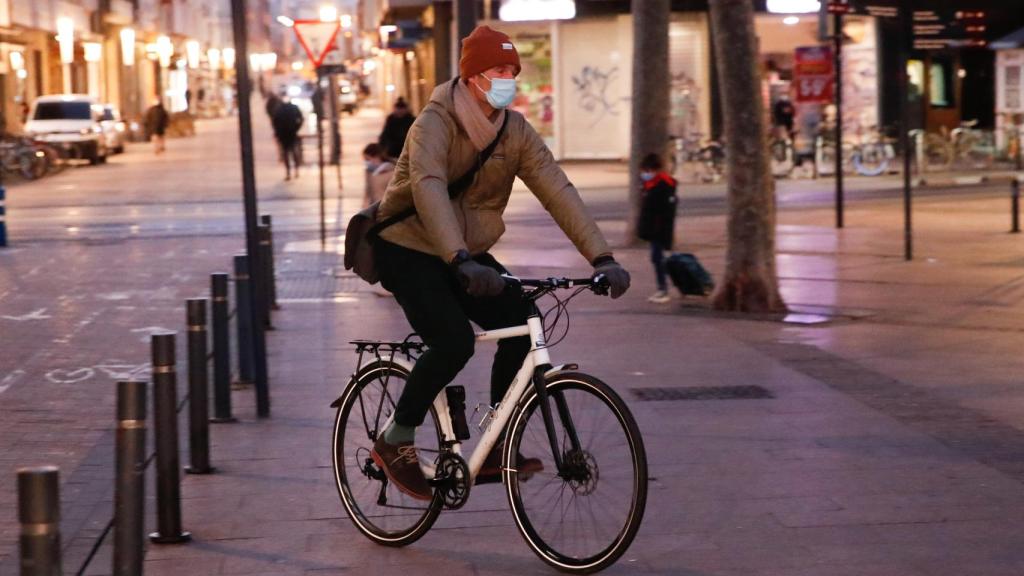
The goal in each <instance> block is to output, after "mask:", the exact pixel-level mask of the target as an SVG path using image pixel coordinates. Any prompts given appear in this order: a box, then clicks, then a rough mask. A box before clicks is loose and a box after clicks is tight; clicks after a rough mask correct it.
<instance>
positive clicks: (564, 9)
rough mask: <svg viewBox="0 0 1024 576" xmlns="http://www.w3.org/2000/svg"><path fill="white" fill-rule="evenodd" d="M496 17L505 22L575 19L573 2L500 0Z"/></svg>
mask: <svg viewBox="0 0 1024 576" xmlns="http://www.w3.org/2000/svg"><path fill="white" fill-rule="evenodd" d="M498 17H499V18H501V19H502V20H504V21H506V22H522V21H526V20H568V19H570V18H575V17H576V2H574V1H573V0H501V8H500V9H499V10H498Z"/></svg>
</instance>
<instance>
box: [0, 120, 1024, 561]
mask: <svg viewBox="0 0 1024 576" xmlns="http://www.w3.org/2000/svg"><path fill="white" fill-rule="evenodd" d="M350 121H351V120H350ZM357 143H358V142H357ZM264 152H265V150H264ZM573 169H574V170H576V171H580V172H585V168H581V167H574V168H573ZM62 176H63V175H62ZM601 177H602V176H601V174H600V173H597V172H595V173H594V174H592V175H591V176H590V177H589V180H588V179H585V178H584V179H580V178H576V177H575V176H574V180H576V181H578V182H586V183H589V184H593V183H594V182H596V181H599V180H600V179H601ZM304 185H305V183H304ZM581 185H582V184H581ZM275 186H276V184H275ZM303 190H304V191H303V192H302V194H306V193H307V192H308V191H306V190H305V189H303ZM360 193H361V191H359V190H358V189H348V190H347V191H346V193H345V194H346V196H345V202H344V206H345V207H346V211H347V210H348V208H349V207H351V206H354V205H355V204H358V199H359V194H360ZM584 193H585V195H587V197H588V198H592V199H594V200H595V201H596V202H597V203H598V204H599V205H601V206H602V209H601V210H600V212H599V215H600V216H601V225H602V227H603V228H604V229H605V230H606V232H607V233H608V234H609V235H610V236H611V237H612V238H613V240H616V239H618V237H619V236H618V235H619V234H621V231H622V229H623V223H622V221H621V219H620V217H618V216H617V214H621V213H622V206H621V204H619V205H618V206H619V207H618V208H617V209H616V208H615V206H616V204H615V202H616V201H615V199H614V198H613V196H612V195H611V194H610V193H608V192H606V191H603V190H597V189H594V190H593V191H591V190H590V189H589V188H588V189H586V190H585V191H584ZM283 206H287V205H284V204H283V205H282V207H283ZM682 210H683V214H684V216H683V218H682V219H681V221H680V224H679V226H680V238H681V246H680V249H683V250H686V251H692V252H695V253H697V254H698V255H699V256H700V257H701V259H702V260H704V261H705V262H706V264H707V265H708V267H709V268H710V269H711V271H712V272H713V274H714V275H715V277H720V274H721V270H722V267H723V261H724V246H725V239H724V218H723V217H721V216H716V215H693V214H691V213H688V212H687V206H686V203H685V202H684V204H683V206H682ZM509 214H510V218H509V232H508V234H507V235H506V238H505V239H504V240H503V241H502V243H501V244H500V245H499V246H498V247H497V249H496V250H495V252H496V255H497V256H498V257H499V259H500V260H502V261H503V262H504V263H506V264H507V265H509V266H510V267H511V268H512V269H513V270H514V271H515V272H517V273H520V274H523V275H537V276H545V275H554V274H569V273H572V272H575V273H579V272H582V271H583V268H582V267H581V264H582V262H581V261H580V259H579V257H578V256H576V255H575V254H574V252H573V250H572V248H571V247H570V246H569V245H568V244H567V243H566V242H565V241H564V240H563V239H562V238H561V236H560V234H559V233H558V231H557V230H556V229H555V228H554V227H553V226H552V225H551V224H550V223H549V222H547V220H546V219H545V218H544V217H543V214H542V212H541V211H540V209H539V207H538V206H537V203H536V202H535V201H533V200H532V199H531V198H530V197H529V196H526V195H517V196H515V197H514V198H513V202H512V205H511V206H510V210H509ZM899 214H900V210H899V206H898V204H897V203H895V202H891V201H885V200H879V201H874V202H870V203H862V204H856V205H851V207H850V208H849V210H848V213H847V218H848V225H849V227H848V228H847V229H845V230H842V231H836V230H834V229H832V228H831V227H830V223H831V221H832V220H831V214H830V213H829V212H828V211H826V210H822V209H813V208H812V209H803V210H794V211H783V212H781V213H780V216H779V224H780V227H779V242H778V244H779V250H780V257H779V266H780V276H781V279H782V287H783V292H784V295H785V296H786V298H787V301H788V302H789V303H790V304H791V305H792V306H793V308H794V310H796V311H799V312H802V313H806V314H809V315H818V316H821V318H817V320H822V322H821V323H818V324H798V323H784V322H780V321H778V319H772V318H749V317H743V316H737V315H730V314H720V313H714V312H711V311H709V310H708V309H707V306H706V304H705V303H703V302H702V301H700V300H694V299H686V300H682V301H679V300H677V301H675V302H673V303H672V304H671V305H668V306H658V305H654V304H649V303H646V302H645V300H644V298H645V297H646V295H647V294H648V293H649V292H651V291H653V279H652V278H650V273H649V265H648V264H647V262H646V255H645V253H644V251H643V250H639V249H636V250H634V249H620V250H619V253H620V255H621V259H622V260H623V261H624V262H626V264H627V265H628V267H629V268H630V269H631V270H632V271H633V273H634V278H635V286H634V289H633V290H632V291H631V292H630V294H628V295H627V296H626V297H625V298H623V299H622V300H620V301H615V302H612V301H608V300H604V299H598V298H594V297H589V298H584V297H581V298H580V299H578V300H577V301H575V302H574V305H573V308H572V312H573V316H572V331H571V332H570V335H569V338H568V339H567V340H566V341H565V342H564V343H563V344H561V345H560V346H558V347H557V348H555V350H554V351H553V354H554V356H555V358H556V359H557V360H563V361H571V362H578V363H580V364H581V366H582V368H583V369H584V370H585V371H587V372H590V373H593V374H595V375H597V376H599V377H601V378H602V379H604V380H606V381H607V382H609V383H611V384H612V385H613V386H614V387H615V388H616V389H618V390H619V392H620V393H621V394H622V395H623V396H624V398H625V399H626V400H627V402H628V403H629V405H630V407H631V409H632V410H633V411H634V413H635V414H636V416H637V419H638V421H639V422H640V425H641V429H642V431H643V434H644V438H645V441H646V444H647V448H648V455H649V460H650V472H651V476H652V479H651V485H650V496H649V502H648V509H647V515H646V517H645V521H644V525H643V527H642V529H641V531H640V533H639V535H638V537H637V539H636V542H635V543H634V545H633V547H632V548H631V549H630V550H629V551H628V552H627V554H626V555H625V556H624V557H623V559H622V560H621V561H620V562H619V563H618V564H617V565H615V566H613V567H612V568H610V569H608V570H607V572H608V573H610V574H673V575H675V574H685V575H724V576H739V575H744V576H748V575H754V574H756V575H766V576H772V575H788V576H796V575H820V574H830V575H839V576H843V575H862V576H885V575H890V574H891V575H894V576H896V575H898V576H925V575H927V576H938V575H947V574H948V575H950V576H953V575H956V576H960V575H963V574H971V575H988V574H991V575H998V576H1006V575H1009V574H1018V573H1022V572H1024V553H1022V552H1021V550H1024V536H1022V535H1021V534H1020V531H1019V529H1018V524H1019V519H1020V517H1021V513H1022V512H1024V504H1022V502H1024V499H1022V496H1024V487H1022V485H1021V480H1022V477H1021V472H1022V468H1021V465H1022V463H1024V436H1022V434H1021V432H1020V428H1019V424H1018V423H1019V422H1021V421H1024V389H1022V387H1021V382H1020V378H1019V375H1020V374H1021V373H1024V357H1021V356H1020V354H1019V350H1020V349H1021V346H1022V344H1024V334H1022V329H1021V326H1024V322H1022V320H1024V304H1022V301H1021V296H1024V288H1022V287H1024V283H1022V282H1021V280H1020V279H1021V269H1022V267H1024V244H1022V242H1024V241H1022V240H1021V239H1020V238H1019V237H1017V236H1011V235H1009V234H1006V233H1005V230H1006V228H1007V226H1008V219H1007V217H1006V212H1005V198H1003V197H1002V196H996V195H995V194H994V193H991V194H985V193H981V194H978V193H973V194H971V195H964V196H958V197H941V196H938V197H930V198H927V199H923V200H921V201H920V202H919V203H918V204H917V205H916V225H917V226H918V228H919V234H918V238H917V240H918V243H917V249H918V259H917V260H915V261H914V262H913V263H904V262H903V261H902V259H901V254H902V247H901V245H900V239H901V228H900V226H901V223H900V220H899ZM276 217H277V215H276V214H275V218H276ZM299 223H300V222H299V220H296V221H295V222H294V223H293V224H294V229H295V230H298V229H299V228H300V226H299ZM278 240H279V242H278V251H279V253H278V272H279V278H280V283H281V284H280V289H281V300H282V304H283V310H281V311H280V312H277V313H276V314H275V319H274V321H275V325H276V327H277V329H276V330H275V331H274V332H272V333H271V334H270V335H269V349H270V369H271V386H272V389H271V392H272V410H273V415H272V417H271V418H270V419H265V420H261V419H256V418H255V417H254V406H253V399H252V391H251V389H241V390H236V391H235V392H234V395H235V397H234V405H235V408H236V414H237V415H238V416H239V418H240V421H239V422H238V423H236V424H231V425H223V426H217V427H214V428H213V447H212V458H213V463H214V465H215V466H217V467H218V470H219V472H218V473H217V474H214V475H211V476H203V477H197V476H188V477H185V478H184V479H183V484H182V489H183V498H184V500H183V514H184V523H185V528H186V529H187V530H190V531H191V532H192V533H193V535H194V541H193V542H192V543H190V544H187V545H180V546H155V545H150V546H149V547H148V549H147V561H146V573H147V574H150V575H153V574H175V575H177V574H189V575H193V574H194V575H208V574H209V575H213V574H250V575H259V574H266V575H271V574H274V575H292V574H304V575H305V574H309V575H320V576H324V575H331V574H351V573H356V572H358V573H360V574H365V573H380V574H395V573H400V572H404V573H407V574H434V573H439V572H444V573H449V574H453V575H455V574H517V575H518V574H534V573H537V574H542V573H550V570H549V569H547V568H546V567H545V566H544V565H543V564H542V563H541V562H540V561H539V560H537V559H536V558H535V557H534V556H533V555H532V554H531V553H530V552H529V550H528V548H527V547H526V546H525V544H524V543H522V541H521V539H520V538H519V536H518V535H517V532H516V530H515V527H514V524H513V522H512V519H511V515H510V513H509V512H508V505H507V503H506V502H505V500H504V498H503V497H502V491H501V490H500V489H499V488H498V487H495V486H492V487H482V488H480V489H479V490H476V491H474V493H473V496H472V498H471V500H470V503H469V504H468V505H467V507H466V508H464V509H462V510H459V511H457V512H445V513H443V514H442V516H441V518H440V520H439V521H438V523H437V525H436V526H435V527H434V529H433V530H432V531H431V532H430V533H429V534H428V535H427V536H426V537H424V538H423V539H422V540H421V541H419V542H417V543H416V544H414V545H413V546H410V547H408V548H405V549H385V548H381V547H377V546H375V545H373V544H371V543H369V542H368V541H367V540H365V539H364V538H362V537H361V536H360V535H359V534H358V533H357V532H356V531H355V529H354V528H353V527H352V526H351V523H350V522H349V520H348V519H347V518H345V517H344V513H343V508H342V506H341V504H340V502H339V500H338V497H337V494H336V490H335V487H334V485H333V478H332V472H331V467H330V446H329V443H330V430H331V425H332V418H333V410H332V409H331V408H330V407H329V406H328V404H329V403H330V402H331V401H332V400H333V399H334V398H335V397H336V396H337V394H339V393H340V391H341V389H342V387H343V386H344V384H345V381H346V379H347V377H348V375H349V373H350V372H351V371H352V369H353V368H354V362H355V355H354V354H353V351H352V347H351V346H350V345H348V344H347V342H348V340H350V339H353V338H356V337H364V338H376V337H379V338H393V337H395V336H403V335H404V334H405V333H406V331H407V327H406V325H405V322H404V320H403V319H402V317H401V315H400V313H399V312H398V310H397V307H396V306H395V304H394V302H393V301H392V300H391V299H390V298H387V297H381V296H379V295H378V294H377V293H375V292H374V291H373V290H371V289H368V288H367V287H365V286H362V285H360V284H359V283H358V282H356V281H355V280H353V279H352V278H351V277H350V276H348V275H346V274H345V273H343V272H342V271H341V270H340V267H339V264H338V258H337V255H336V254H331V253H326V254H323V253H319V252H318V251H317V248H318V242H316V240H315V235H313V234H311V233H309V232H308V231H307V232H300V231H296V232H294V233H284V234H282V235H281V236H280V237H279V239H278ZM334 245H335V242H333V241H332V243H331V244H330V246H331V247H332V248H333V247H334ZM240 246H241V239H240V238H238V237H234V236H227V235H208V236H202V237H194V238H189V237H181V236H174V237H156V238H141V239H134V240H122V241H117V240H116V238H114V239H107V240H105V241H103V242H52V241H48V242H40V243H36V244H29V245H25V246H23V247H18V248H15V249H12V250H8V251H5V252H0V259H2V262H3V266H0V317H3V318H2V319H0V322H3V324H0V344H2V345H0V362H2V364H0V366H3V370H4V372H3V373H2V374H0V379H2V380H0V415H2V417H0V474H3V477H4V478H7V479H12V478H13V476H12V473H13V469H14V468H15V467H16V466H18V465H23V464H31V463H34V462H46V463H56V464H58V465H60V466H61V469H62V474H63V479H64V481H63V485H62V490H63V494H62V495H63V497H64V523H63V525H62V528H63V530H64V535H65V544H66V558H67V561H66V563H65V570H66V572H68V573H74V570H75V569H77V566H78V565H79V564H80V561H81V559H82V558H83V556H84V554H85V553H86V551H87V550H88V547H89V546H90V545H91V543H92V542H93V541H94V540H95V536H96V535H97V534H98V531H99V530H100V529H101V528H102V526H103V525H104V524H105V522H106V520H107V519H109V517H110V497H111V492H110V485H111V478H110V475H111V472H112V458H111V454H110V450H111V438H112V437H111V434H110V427H111V423H112V418H113V391H114V390H113V382H114V380H115V379H116V377H115V376H117V375H118V374H122V373H131V372H133V371H136V370H138V372H136V373H137V374H144V373H145V366H144V364H145V361H146V358H147V357H148V349H147V344H146V342H145V341H144V340H145V334H146V331H145V329H146V328H152V327H162V328H171V329H176V330H179V331H180V330H181V327H182V325H183V322H184V310H183V300H184V299H185V298H187V297H191V296H195V295H202V294H203V293H205V290H206V285H207V275H208V274H209V273H210V272H213V271H220V270H225V269H226V268H227V264H228V258H229V257H230V255H231V254H232V253H234V251H236V250H237V249H238V248H239V247H240ZM810 319H811V320H814V318H810ZM802 320H808V318H807V317H805V318H802ZM640 326H642V330H643V332H642V333H643V338H642V339H641V338H637V337H635V336H636V335H637V334H638V327H640ZM136 331H138V332H136ZM624 335H625V337H624ZM487 352H489V349H488V348H486V347H485V346H481V353H480V354H478V355H477V357H476V358H475V359H474V360H473V361H472V362H471V364H470V366H469V367H468V368H467V370H466V371H465V372H464V373H463V374H462V375H461V376H460V379H459V383H462V384H465V385H466V386H467V390H468V392H469V395H470V397H469V399H468V401H467V404H468V405H470V406H473V405H475V404H476V403H477V402H479V401H482V400H483V399H484V398H485V396H486V386H485V385H484V384H485V382H486V380H487V374H488V371H489V362H488V360H487V358H486V357H487V356H489V354H488V353H487ZM179 361H182V362H183V361H184V355H183V351H180V352H179ZM179 372H183V370H179ZM752 384H756V385H759V386H762V387H764V388H765V389H767V390H768V391H770V392H771V394H772V396H773V397H772V398H765V399H744V400H696V401H649V402H644V401H640V400H639V399H638V398H637V397H636V395H634V394H633V393H632V392H631V389H634V388H636V389H640V388H645V389H646V388H652V387H653V388H661V387H665V388H668V387H680V386H684V387H693V386H713V385H735V386H746V385H752ZM5 386H6V388H5ZM182 429H184V426H182ZM185 445H186V443H184V442H183V443H182V447H183V449H184V447H185ZM182 461H183V462H185V461H187V457H186V456H185V455H183V458H182ZM151 480H152V479H150V481H149V482H148V483H147V491H148V492H149V494H148V495H147V496H148V499H149V504H150V507H151V506H152V483H151ZM13 509H14V500H13V493H12V488H11V483H9V482H7V481H3V482H0V574H4V575H7V574H12V575H13V574H15V573H16V564H15V559H14V555H15V554H16V548H15V539H16V534H17V532H16V531H17V527H16V526H15V525H14V523H13ZM148 525H149V526H151V527H152V526H153V519H152V518H150V519H149V521H148ZM109 553H110V550H109V546H104V547H103V548H102V549H101V551H100V555H99V556H98V557H97V559H96V560H95V561H94V563H93V564H92V565H91V567H90V569H89V571H88V573H89V574H97V575H98V574H107V573H109V565H110V561H109Z"/></svg>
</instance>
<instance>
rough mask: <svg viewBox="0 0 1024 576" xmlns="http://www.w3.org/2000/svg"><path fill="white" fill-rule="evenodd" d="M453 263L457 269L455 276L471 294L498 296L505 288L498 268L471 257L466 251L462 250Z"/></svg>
mask: <svg viewBox="0 0 1024 576" xmlns="http://www.w3.org/2000/svg"><path fill="white" fill-rule="evenodd" d="M451 265H452V268H454V269H455V277H456V278H458V279H459V283H460V284H462V287H463V288H465V289H466V293H468V294H469V295H470V296H473V297H475V298H480V297H483V296H497V295H498V294H501V293H502V291H503V290H505V281H504V280H502V278H501V274H499V273H498V271H497V270H495V269H494V268H490V267H488V266H484V265H483V264H479V263H477V262H476V261H475V260H472V259H470V257H469V254H468V253H466V252H465V251H461V250H460V251H459V253H458V254H456V255H455V258H454V259H453V260H452V262H451Z"/></svg>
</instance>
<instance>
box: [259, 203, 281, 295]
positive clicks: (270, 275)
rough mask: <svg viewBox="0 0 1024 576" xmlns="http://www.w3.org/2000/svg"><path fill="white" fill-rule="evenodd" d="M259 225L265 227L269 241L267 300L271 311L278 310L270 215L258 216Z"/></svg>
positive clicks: (272, 226)
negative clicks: (268, 287) (268, 286)
mask: <svg viewBox="0 0 1024 576" xmlns="http://www.w3.org/2000/svg"><path fill="white" fill-rule="evenodd" d="M260 223H261V224H263V225H264V226H266V227H267V237H268V239H269V240H270V260H268V261H267V266H266V271H267V277H268V278H269V282H268V283H269V284H270V292H269V293H268V294H269V295H268V296H267V298H269V299H270V308H271V310H280V309H281V306H279V305H278V304H277V273H276V272H275V271H274V225H273V219H272V218H271V217H270V214H264V215H263V216H260Z"/></svg>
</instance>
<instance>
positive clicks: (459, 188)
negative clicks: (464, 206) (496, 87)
mask: <svg viewBox="0 0 1024 576" xmlns="http://www.w3.org/2000/svg"><path fill="white" fill-rule="evenodd" d="M510 115H511V114H510V113H509V112H508V111H506V112H505V119H504V120H503V121H502V122H501V127H500V128H498V135H497V136H495V137H494V140H493V141H491V143H490V145H488V146H487V148H485V149H484V150H483V152H481V153H480V156H478V157H477V161H476V163H475V164H473V166H472V167H471V168H470V169H469V170H468V171H467V172H466V173H465V174H463V175H462V176H461V177H460V178H459V179H458V180H456V181H455V182H452V183H450V184H448V197H449V198H453V199H454V198H455V197H456V196H458V195H459V194H461V193H462V192H463V191H465V189H466V188H469V185H470V184H472V183H473V179H474V178H476V174H477V172H479V171H480V168H482V167H483V165H484V164H485V163H487V161H488V160H490V158H491V154H493V153H494V150H495V149H496V148H497V147H498V142H499V141H500V140H501V136H502V135H503V134H504V133H505V126H506V125H507V124H508V117H509V116H510ZM415 214H416V206H410V207H408V208H406V209H405V210H402V211H401V212H398V213H397V214H392V215H391V216H388V217H387V218H385V219H383V220H381V221H380V222H377V223H376V224H374V225H373V226H372V227H370V230H369V231H368V232H367V233H366V234H367V236H369V237H371V238H376V237H377V236H378V235H379V234H380V233H381V231H382V230H384V229H385V228H387V227H388V226H393V225H395V224H398V223H399V222H401V221H402V220H405V219H407V218H410V217H412V216H413V215H415Z"/></svg>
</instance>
